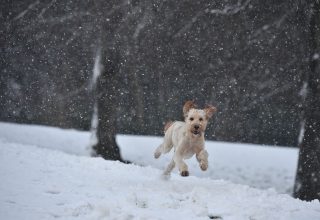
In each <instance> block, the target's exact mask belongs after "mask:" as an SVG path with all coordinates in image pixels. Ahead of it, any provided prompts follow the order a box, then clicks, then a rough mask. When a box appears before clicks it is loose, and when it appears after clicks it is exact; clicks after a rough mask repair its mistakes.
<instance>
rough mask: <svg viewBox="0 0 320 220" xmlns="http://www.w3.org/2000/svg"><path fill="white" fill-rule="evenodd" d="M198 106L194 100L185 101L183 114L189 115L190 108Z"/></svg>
mask: <svg viewBox="0 0 320 220" xmlns="http://www.w3.org/2000/svg"><path fill="white" fill-rule="evenodd" d="M196 107H197V106H196V104H194V101H186V103H184V106H183V116H184V117H187V116H188V112H189V110H190V109H192V108H196Z"/></svg>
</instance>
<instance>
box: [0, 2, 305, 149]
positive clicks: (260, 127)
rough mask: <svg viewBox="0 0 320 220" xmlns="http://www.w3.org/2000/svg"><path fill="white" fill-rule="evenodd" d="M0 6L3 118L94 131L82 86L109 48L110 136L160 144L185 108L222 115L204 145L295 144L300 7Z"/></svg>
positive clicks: (88, 95)
mask: <svg viewBox="0 0 320 220" xmlns="http://www.w3.org/2000/svg"><path fill="white" fill-rule="evenodd" d="M0 7H1V39H0V40H1V45H2V46H1V63H0V65H1V66H0V70H1V80H0V83H1V86H0V90H1V91H0V94H1V95H0V120H2V121H13V122H18V123H36V124H45V125H53V126H59V127H64V128H76V129H83V130H88V129H90V124H91V118H92V113H93V106H94V101H93V100H94V99H93V97H92V96H93V92H92V90H91V89H90V83H91V81H92V75H93V67H94V62H95V58H96V54H97V50H98V49H99V48H100V49H101V47H103V48H107V51H110V48H114V50H113V51H116V52H112V53H113V56H116V60H117V63H116V65H117V69H118V72H117V73H116V76H115V78H116V80H114V83H113V84H112V85H109V86H111V87H114V88H115V91H116V92H115V95H116V99H115V100H116V104H117V108H116V112H117V115H116V120H117V132H118V133H126V134H144V135H162V131H163V124H164V122H165V121H167V120H169V119H171V120H181V119H182V113H181V112H182V105H183V103H184V102H185V101H186V100H187V99H193V100H196V101H197V102H198V103H200V105H204V104H205V103H210V104H213V105H215V106H217V108H218V113H217V114H216V117H215V120H214V123H211V124H210V126H209V129H208V132H207V138H208V139H213V140H223V141H236V142H250V143H259V144H275V145H283V146H297V145H298V135H299V131H300V127H301V126H300V124H301V116H300V115H301V106H302V97H301V91H302V89H303V74H304V73H306V72H308V71H309V68H310V67H309V57H310V49H309V42H308V39H307V38H308V36H307V35H306V32H308V31H309V30H308V22H309V21H308V19H307V17H306V15H307V14H308V10H310V8H311V6H310V3H308V2H302V1H296V0H290V1H289V0H288V1H278V0H267V1H265V0H255V1H250V0H236V1H235V0H228V1H222V0H219V1H209V0H202V1H189V0H185V1H159V0H152V1H151V0H140V1H139V0H131V1H130V0H125V1H104V0H95V1H86V0H79V1H77V0H73V1H57V0H41V1H40V0H36V1H34V0H23V1H19V0H15V1H11V0H4V1H2V3H1V6H0ZM301 11H302V12H303V13H301ZM304 13H306V14H304Z"/></svg>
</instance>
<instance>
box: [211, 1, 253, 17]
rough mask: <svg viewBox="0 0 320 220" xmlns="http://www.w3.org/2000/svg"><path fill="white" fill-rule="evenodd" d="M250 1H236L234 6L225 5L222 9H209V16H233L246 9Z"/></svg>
mask: <svg viewBox="0 0 320 220" xmlns="http://www.w3.org/2000/svg"><path fill="white" fill-rule="evenodd" d="M250 2H251V0H247V1H245V2H244V3H242V2H241V0H239V1H238V3H237V4H235V5H227V6H226V7H225V8H223V9H211V10H208V11H209V12H210V13H211V14H219V15H234V14H237V13H238V12H240V11H243V10H244V9H246V7H247V6H248V5H249V3H250Z"/></svg>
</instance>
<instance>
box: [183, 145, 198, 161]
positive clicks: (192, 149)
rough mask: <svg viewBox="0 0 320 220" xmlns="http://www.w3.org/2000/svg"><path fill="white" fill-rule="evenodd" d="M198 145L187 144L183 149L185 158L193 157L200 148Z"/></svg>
mask: <svg viewBox="0 0 320 220" xmlns="http://www.w3.org/2000/svg"><path fill="white" fill-rule="evenodd" d="M198 148H199V147H198V146H197V145H195V144H186V145H185V146H184V149H183V153H182V156H183V158H184V159H189V158H191V157H192V156H193V155H194V154H196V153H197V152H198V151H199V150H198Z"/></svg>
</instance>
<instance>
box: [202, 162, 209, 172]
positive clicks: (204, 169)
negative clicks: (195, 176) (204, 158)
mask: <svg viewBox="0 0 320 220" xmlns="http://www.w3.org/2000/svg"><path fill="white" fill-rule="evenodd" d="M200 168H201V170H202V171H206V170H207V169H208V163H204V162H200Z"/></svg>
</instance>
